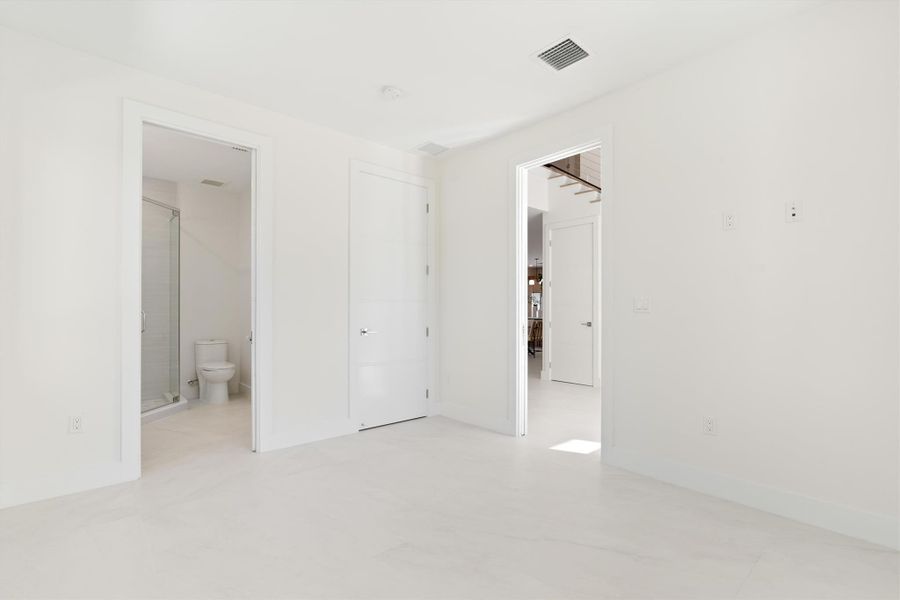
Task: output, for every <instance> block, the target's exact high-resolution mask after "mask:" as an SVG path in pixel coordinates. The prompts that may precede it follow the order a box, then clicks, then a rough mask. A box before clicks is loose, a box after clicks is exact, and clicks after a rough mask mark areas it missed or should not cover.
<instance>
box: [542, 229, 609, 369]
mask: <svg viewBox="0 0 900 600" xmlns="http://www.w3.org/2000/svg"><path fill="white" fill-rule="evenodd" d="M549 234H550V288H549V291H550V306H549V308H550V313H551V314H550V378H551V379H552V380H554V381H563V382H566V383H579V384H582V385H593V384H594V327H595V326H596V325H597V324H596V323H594V322H593V319H594V277H595V272H596V268H595V264H594V248H595V246H594V235H595V232H594V225H593V224H592V223H582V224H577V225H569V226H559V227H553V228H551V229H550V230H549Z"/></svg>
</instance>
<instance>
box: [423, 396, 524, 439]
mask: <svg viewBox="0 0 900 600" xmlns="http://www.w3.org/2000/svg"><path fill="white" fill-rule="evenodd" d="M483 413H484V411H482V410H477V409H475V408H473V407H470V406H466V405H464V404H458V403H456V402H447V401H446V400H445V401H443V402H442V403H441V415H442V416H444V417H447V418H449V419H454V420H456V421H460V422H462V423H467V424H469V425H475V426H476V427H481V428H482V429H488V430H490V431H496V432H497V433H503V434H505V435H515V433H516V426H515V423H512V422H510V421H509V420H508V419H490V418H485V417H484V414H483Z"/></svg>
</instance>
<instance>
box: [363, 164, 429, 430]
mask: <svg viewBox="0 0 900 600" xmlns="http://www.w3.org/2000/svg"><path fill="white" fill-rule="evenodd" d="M363 173H369V174H371V175H378V176H380V177H387V178H389V179H395V180H397V181H401V182H403V183H410V184H413V185H418V186H421V187H424V188H425V189H426V191H427V194H428V200H427V203H428V211H427V213H426V221H427V225H426V226H427V229H428V230H427V232H426V234H427V236H428V240H427V245H428V248H427V253H428V275H427V280H426V287H425V311H426V312H425V314H426V315H427V317H426V318H427V323H426V326H427V327H428V329H429V335H428V338H427V340H426V343H425V352H426V358H425V364H426V369H427V370H428V372H427V374H426V381H427V382H428V390H429V392H430V393H429V395H428V398H427V402H426V407H427V410H428V412H427V415H428V416H432V415H436V414H440V412H441V411H440V408H439V407H440V399H441V395H440V389H439V386H438V382H439V381H440V377H439V375H438V369H439V363H438V348H439V347H440V327H439V323H438V320H439V313H438V309H439V305H438V295H437V282H438V278H439V277H440V270H439V266H438V260H437V213H438V200H437V184H436V183H435V182H434V180H433V179H429V178H428V177H422V176H420V175H413V174H411V173H406V172H404V171H398V170H396V169H391V168H388V167H382V166H381V165H376V164H373V163H369V162H366V161H362V160H357V159H352V160H351V161H350V194H349V197H348V209H349V210H353V194H354V193H355V191H356V190H358V189H359V183H358V181H359V177H360V175H362V174H363ZM350 222H352V219H350ZM350 233H351V235H352V232H350ZM351 242H352V240H351V239H350V237H349V236H348V239H347V257H348V269H347V272H348V278H349V277H350V274H352V273H353V267H352V265H350V264H349V262H350V261H352V260H353V255H352V253H351V247H350V245H351ZM352 289H353V287H352V282H350V281H349V280H348V285H347V291H348V302H347V325H348V326H347V350H348V352H347V378H348V385H347V417H348V418H349V419H350V422H351V423H352V424H353V427H354V428H357V429H358V427H357V425H358V424H359V418H358V416H357V410H356V409H357V407H356V406H354V402H353V398H354V381H355V378H354V377H353V375H352V370H353V368H354V365H355V361H356V352H355V350H354V348H355V347H356V345H355V337H354V335H357V336H358V335H359V332H357V331H355V330H354V329H353V327H354V319H353V297H352Z"/></svg>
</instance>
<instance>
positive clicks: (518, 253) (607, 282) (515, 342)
mask: <svg viewBox="0 0 900 600" xmlns="http://www.w3.org/2000/svg"><path fill="white" fill-rule="evenodd" d="M585 130H590V131H591V133H589V134H588V135H585V133H584V131H585ZM598 147H599V148H600V149H601V152H600V161H601V170H602V172H603V193H602V201H601V206H602V218H601V219H600V228H599V230H597V231H596V232H595V233H596V234H597V235H598V236H599V238H600V239H599V243H600V277H598V281H597V285H599V286H600V296H599V302H598V303H597V304H598V306H597V307H596V310H597V311H598V314H599V317H598V318H597V322H598V323H599V325H600V333H599V335H600V343H599V351H600V356H601V357H602V360H601V364H600V394H601V398H602V405H601V408H600V411H601V423H600V427H601V443H602V444H603V447H604V448H606V447H612V446H613V444H614V443H615V440H614V430H613V423H614V415H615V394H614V380H613V373H614V368H613V363H612V358H613V354H612V346H613V339H614V331H613V323H612V322H607V321H611V319H610V318H608V317H607V315H612V314H614V313H613V310H612V301H613V296H612V293H611V290H612V289H613V281H612V277H613V271H612V269H611V268H610V267H611V265H612V258H613V254H612V248H613V239H614V238H613V230H612V223H613V218H612V214H613V211H614V208H615V169H614V162H613V132H612V129H611V128H609V127H599V128H590V127H585V128H584V130H582V131H579V132H572V133H569V134H566V135H561V136H560V137H559V138H558V139H557V140H556V141H555V142H551V143H545V144H542V145H541V146H538V147H535V148H533V149H532V150H531V151H528V152H525V153H523V154H522V155H520V156H519V157H517V158H516V159H514V160H511V161H510V162H509V173H510V182H509V189H510V192H511V193H510V214H511V215H512V216H513V218H512V219H511V222H510V227H511V230H510V232H509V239H510V240H513V242H514V243H513V244H512V248H511V251H510V256H509V261H510V262H509V264H510V268H509V273H510V281H509V288H508V290H509V292H508V293H509V296H508V298H509V302H510V305H511V306H512V310H510V312H509V332H510V335H509V336H507V339H508V340H509V344H510V346H509V352H508V356H509V362H508V368H509V371H508V372H509V386H508V389H509V402H508V405H507V406H508V408H507V423H506V424H505V427H503V428H502V429H500V428H498V430H500V431H505V432H507V433H509V434H510V435H526V434H527V432H528V362H527V345H528V339H527V331H528V321H527V318H528V315H527V314H526V310H525V306H526V302H525V301H524V300H523V298H522V296H523V294H524V293H525V292H524V291H523V290H527V282H528V267H527V260H526V255H527V251H528V248H527V239H528V173H527V171H528V169H530V168H532V167H537V166H540V165H544V164H547V163H548V162H553V161H555V160H559V159H561V158H565V157H567V156H572V155H573V154H580V153H581V152H585V151H587V150H592V149H594V148H598ZM596 348H597V347H596V346H595V349H596ZM595 381H596V378H595ZM595 385H596V383H595Z"/></svg>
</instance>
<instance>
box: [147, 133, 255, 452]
mask: <svg viewBox="0 0 900 600" xmlns="http://www.w3.org/2000/svg"><path fill="white" fill-rule="evenodd" d="M142 133H143V136H142V137H143V142H142V156H143V163H142V190H141V199H142V243H141V306H142V308H141V421H142V424H143V427H142V429H143V444H142V460H143V463H144V467H145V468H147V466H148V464H153V465H159V464H160V461H161V460H164V458H165V456H166V455H168V454H169V453H170V452H171V450H172V445H173V443H176V444H177V441H178V439H179V436H178V435H177V434H179V433H181V434H184V435H189V436H190V440H191V442H192V443H196V441H197V440H198V439H202V438H203V436H204V435H206V436H211V437H209V439H210V440H211V441H220V442H225V443H228V444H232V445H235V444H243V445H244V446H246V447H247V448H250V447H252V428H251V416H250V413H251V410H250V408H251V398H252V372H251V371H252V370H251V365H252V363H253V359H252V352H253V350H252V343H251V339H252V333H251V332H252V325H251V310H250V305H251V302H250V292H251V285H250V282H251V272H250V266H251V234H250V233H251V226H250V225H251V224H250V216H251V210H250V207H251V197H250V195H251V157H250V150H249V149H248V148H245V147H243V146H239V145H235V144H232V143H223V142H219V141H215V140H210V139H207V138H204V137H200V136H196V135H191V134H187V133H184V132H181V131H176V130H173V129H170V128H166V127H160V126H158V125H154V124H149V123H147V124H144V126H143V132H142ZM182 411H191V412H192V414H190V415H186V414H182ZM227 437H231V438H233V439H224V438H227Z"/></svg>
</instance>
